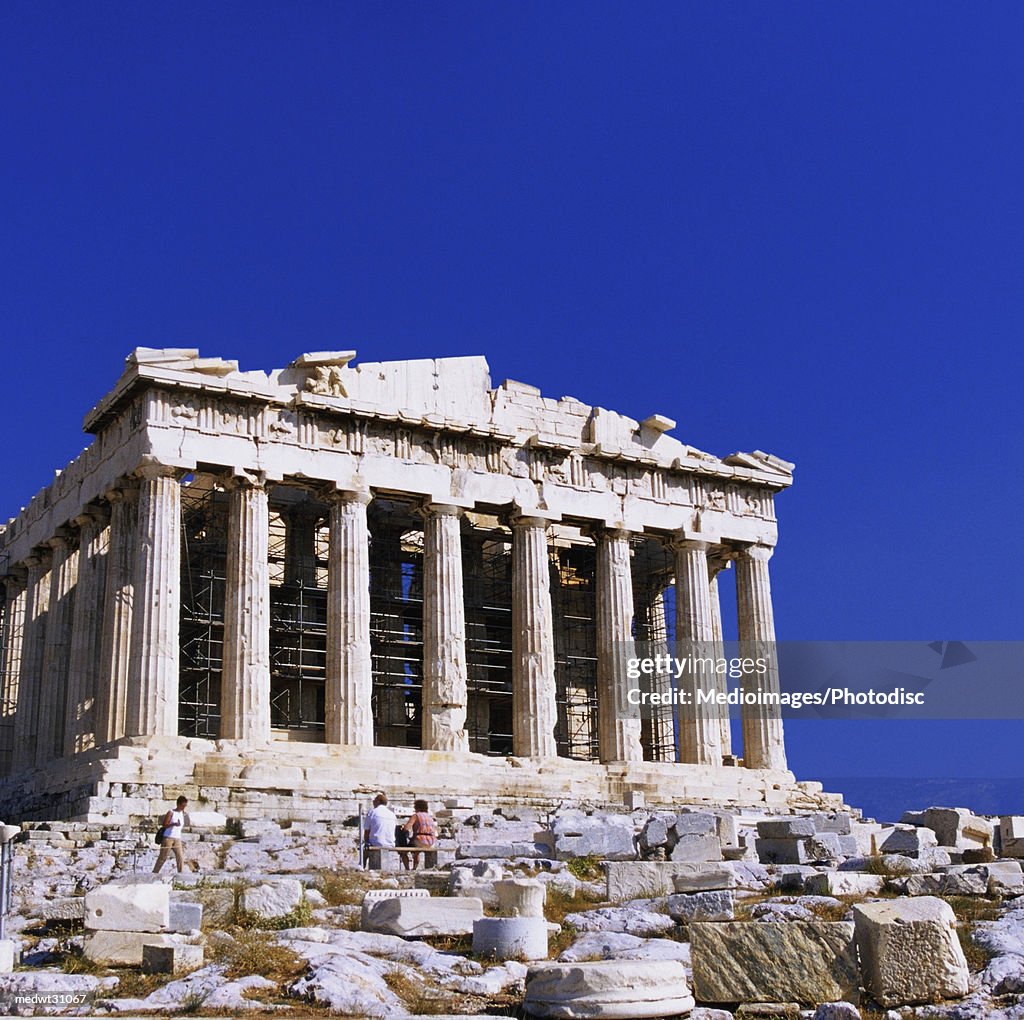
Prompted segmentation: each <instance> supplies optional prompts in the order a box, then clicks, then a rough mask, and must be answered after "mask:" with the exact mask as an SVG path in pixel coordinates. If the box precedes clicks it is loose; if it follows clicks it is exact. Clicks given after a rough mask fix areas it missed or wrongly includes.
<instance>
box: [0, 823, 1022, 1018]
mask: <svg viewBox="0 0 1024 1020" xmlns="http://www.w3.org/2000/svg"><path fill="white" fill-rule="evenodd" d="M214 821H215V820H214ZM443 836H444V838H443V839H442V841H441V844H440V846H439V858H440V863H439V867H438V868H437V869H436V870H429V871H417V872H408V871H400V870H382V871H373V872H369V871H362V870H358V869H357V867H356V865H357V860H356V855H357V850H356V829H355V827H354V826H353V825H351V824H343V823H332V824H326V823H314V822H304V823H296V824H293V825H285V826H281V825H278V824H276V823H274V822H270V821H265V820H258V821H257V820H247V821H245V822H243V823H241V824H238V823H235V824H232V825H223V824H222V825H220V826H215V827H211V828H206V829H202V830H200V831H198V832H196V831H193V832H188V833H186V841H187V846H186V860H187V861H188V863H189V865H190V866H191V867H190V870H187V871H186V872H185V873H184V874H182V875H176V874H174V873H172V872H171V871H169V870H165V872H164V874H163V875H159V876H154V875H152V874H151V870H152V866H153V861H154V858H155V854H156V848H155V847H154V846H153V844H152V841H151V839H152V837H151V834H149V833H144V832H143V833H140V832H137V831H134V830H131V829H130V828H128V827H127V826H110V827H109V828H103V827H100V826H93V825H88V826H87V825H84V824H81V823H79V824H74V823H68V822H61V823H44V824H42V825H40V824H31V825H26V826H25V827H24V828H23V831H22V832H21V833H20V835H19V836H18V837H17V838H16V843H15V881H14V914H13V916H11V917H10V918H9V919H8V932H9V934H10V936H11V937H10V939H9V940H8V942H7V943H6V944H5V945H0V950H4V951H3V952H0V969H2V970H5V971H10V972H9V973H3V974H0V1010H3V1011H4V1012H6V1013H9V1014H12V1015H32V1014H33V1013H35V1014H42V1013H55V1012H56V1013H61V1012H63V1013H65V1014H67V1015H75V1014H76V1013H77V1015H86V1014H88V1015H118V1014H122V1015H125V1014H127V1015H131V1016H143V1015H153V1016H164V1015H172V1014H174V1013H175V1012H181V1011H186V1010H191V1011H195V1010H201V1011H207V1012H209V1011H213V1010H219V1011H221V1012H222V1013H232V1012H238V1013H243V1012H245V1013H248V1012H251V1011H252V1010H258V1009H264V1010H271V1011H273V1012H276V1013H280V1014H282V1015H284V1016H288V1015H292V1016H302V1015H303V1009H304V1007H305V1006H306V1005H308V1004H313V1005H315V1006H316V1007H317V1008H319V1009H325V1010H328V1011H330V1012H332V1013H336V1014H340V1015H348V1016H367V1017H391V1016H401V1015H417V1014H432V1015H437V1014H438V1013H439V1012H440V1013H449V1014H458V1015H468V1014H472V1015H477V1016H486V1015H488V1014H489V1013H491V1012H495V1013H501V1014H502V1015H508V1014H509V1013H510V1012H514V1011H516V1010H519V1011H520V1012H521V1013H523V1012H524V1013H525V1015H527V1016H536V1017H578V1018H583V1017H604V1018H614V1017H624V1018H625V1017H669V1016H689V1017H691V1018H692V1020H733V1018H739V1017H756V1016H762V1017H764V1016H792V1017H800V1018H804V1020H812V1018H813V1020H854V1018H862V1020H863V1018H867V1017H871V1018H872V1020H875V1018H879V1017H885V1018H887V1020H897V1018H899V1020H908V1018H911V1017H915V1018H916V1017H921V1018H925V1017H928V1018H932V1017H934V1018H948V1020H972V1018H975V1017H976V1018H982V1017H992V1018H996V1020H1024V871H1022V868H1021V862H1020V858H1021V857H1022V856H1024V852H1022V848H1024V819H1022V818H1020V817H1004V818H1000V819H992V818H985V817H982V816H979V815H976V814H974V813H973V812H971V811H968V810H966V809H962V808H939V807H932V808H928V809H927V810H925V811H919V812H908V813H907V814H905V815H904V816H903V817H902V819H901V820H900V822H899V823H897V824H896V825H881V824H879V823H876V822H873V821H869V820H864V819H861V818H859V817H857V815H856V813H855V812H836V813H832V814H829V815H825V814H817V815H815V814H804V815H793V814H791V815H783V816H771V815H768V814H754V813H748V812H742V813H740V812H736V813H729V812H726V811H723V810H720V809H717V808H712V807H702V806H680V807H679V808H678V809H677V810H676V811H675V812H667V811H652V810H647V809H645V808H642V807H637V808H634V809H633V810H618V811H616V810H611V809H603V810H590V809H586V808H584V807H577V808H572V809H562V810H559V811H557V812H553V813H551V814H543V813H536V812H530V811H526V810H524V811H523V812H520V813H518V814H516V815H515V816H512V815H511V814H500V813H496V812H494V811H488V810H487V809H486V808H483V807H473V806H470V807H468V808H462V809H460V810H459V811H457V812H451V811H450V812H449V813H448V816H446V817H445V826H444V830H443ZM385 856H386V855H385ZM392 856H397V855H392ZM979 858H980V859H979ZM389 863H390V864H391V866H393V867H395V868H397V862H387V861H386V860H385V866H387V865H388V864H389ZM192 869H194V870H192ZM254 949H255V950H258V952H254ZM5 954H6V957H7V958H6V959H5ZM19 960H20V963H19V962H18V961H19ZM12 968H13V970H12ZM51 993H56V994H59V995H63V996H65V998H66V999H69V998H71V997H79V998H80V999H81V997H84V1000H82V1001H83V1002H84V1003H85V1004H84V1005H83V1004H80V1005H77V1006H75V1005H72V1004H67V1003H66V1004H65V1005H63V1006H61V1007H59V1008H55V1007H53V1006H45V1005H44V1004H43V1003H42V996H43V995H44V994H51Z"/></svg>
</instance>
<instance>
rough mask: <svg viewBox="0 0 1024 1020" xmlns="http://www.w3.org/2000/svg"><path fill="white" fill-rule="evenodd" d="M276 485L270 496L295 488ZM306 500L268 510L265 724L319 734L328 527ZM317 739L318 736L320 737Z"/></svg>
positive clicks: (320, 511)
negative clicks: (267, 695)
mask: <svg viewBox="0 0 1024 1020" xmlns="http://www.w3.org/2000/svg"><path fill="white" fill-rule="evenodd" d="M283 488H284V487H278V488H277V489H275V491H274V493H272V496H273V497H277V498H282V497H283V496H284V495H285V494H286V493H288V494H290V495H293V496H294V495H295V494H296V493H297V492H298V491H299V490H284V491H281V490H282V489H283ZM324 513H325V510H324V508H322V507H320V506H319V505H318V504H316V503H315V502H314V501H313V500H311V499H292V500H291V501H290V502H287V503H280V504H278V503H274V504H272V505H271V511H270V545H269V552H268V561H269V569H270V725H271V726H272V727H273V728H274V729H283V730H292V731H307V732H308V733H309V735H310V736H313V737H314V738H315V737H316V735H317V734H320V735H322V733H323V730H324V719H325V681H326V673H327V527H326V525H325V524H324V521H323V518H324ZM321 739H322V736H321Z"/></svg>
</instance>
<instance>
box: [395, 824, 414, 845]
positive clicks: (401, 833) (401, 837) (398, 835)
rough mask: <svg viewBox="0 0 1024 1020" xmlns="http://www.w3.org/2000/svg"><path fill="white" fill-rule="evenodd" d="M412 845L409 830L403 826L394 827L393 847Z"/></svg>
mask: <svg viewBox="0 0 1024 1020" xmlns="http://www.w3.org/2000/svg"><path fill="white" fill-rule="evenodd" d="M411 844H412V836H410V835H409V830H408V829H407V828H406V827H405V826H404V825H396V826H395V846H410V845H411Z"/></svg>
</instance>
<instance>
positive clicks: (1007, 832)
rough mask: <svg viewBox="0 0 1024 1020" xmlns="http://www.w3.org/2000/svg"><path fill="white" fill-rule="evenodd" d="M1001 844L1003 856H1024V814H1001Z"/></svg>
mask: <svg viewBox="0 0 1024 1020" xmlns="http://www.w3.org/2000/svg"><path fill="white" fill-rule="evenodd" d="M999 846H1000V855H1001V856H1002V857H1015V858H1021V857H1024V815H1001V816H1000V818H999Z"/></svg>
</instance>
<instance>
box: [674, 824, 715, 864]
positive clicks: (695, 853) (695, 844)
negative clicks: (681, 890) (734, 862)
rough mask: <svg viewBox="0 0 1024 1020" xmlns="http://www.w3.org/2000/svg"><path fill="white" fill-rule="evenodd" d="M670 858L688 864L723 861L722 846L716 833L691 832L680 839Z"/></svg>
mask: <svg viewBox="0 0 1024 1020" xmlns="http://www.w3.org/2000/svg"><path fill="white" fill-rule="evenodd" d="M680 817H684V816H680ZM669 857H670V858H671V859H672V860H673V861H680V862H687V863H690V862H692V863H700V862H703V861H720V860H721V859H722V844H721V843H720V842H719V841H718V836H717V835H716V834H715V833H714V832H704V833H699V832H690V833H686V834H685V835H682V836H680V837H679V840H678V842H677V843H676V845H675V846H674V847H672V852H671V853H670V854H669Z"/></svg>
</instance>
